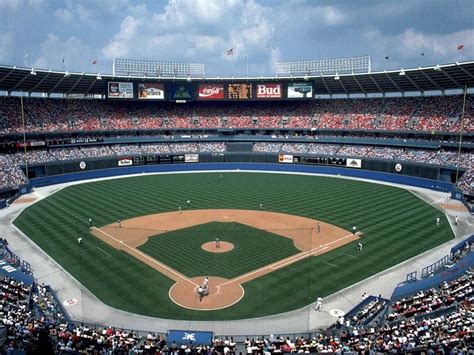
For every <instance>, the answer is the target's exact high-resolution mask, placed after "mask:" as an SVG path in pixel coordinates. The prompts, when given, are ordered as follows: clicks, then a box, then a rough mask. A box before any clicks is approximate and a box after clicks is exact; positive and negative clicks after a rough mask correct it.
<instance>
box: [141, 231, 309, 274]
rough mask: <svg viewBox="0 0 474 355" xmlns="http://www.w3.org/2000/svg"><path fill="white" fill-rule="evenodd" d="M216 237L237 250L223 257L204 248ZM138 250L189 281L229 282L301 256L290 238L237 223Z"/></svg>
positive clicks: (168, 237)
mask: <svg viewBox="0 0 474 355" xmlns="http://www.w3.org/2000/svg"><path fill="white" fill-rule="evenodd" d="M216 236H218V237H219V239H220V240H222V241H226V242H230V243H232V244H234V249H232V250H231V251H229V252H226V253H222V254H215V253H209V252H207V251H204V250H203V249H202V248H201V245H202V244H204V243H207V242H213V241H214V240H215V237H216ZM308 237H309V233H308ZM138 249H140V250H141V251H143V252H144V253H146V254H148V255H150V256H151V257H153V258H155V259H156V260H160V261H162V262H164V263H165V264H166V265H168V266H171V267H172V268H173V269H175V270H177V271H179V272H180V273H182V274H184V275H186V276H187V277H196V276H219V277H224V278H227V279H231V278H234V277H237V276H240V275H243V274H245V273H247V272H250V271H252V270H255V269H258V268H260V267H262V266H265V265H269V264H272V263H274V262H277V261H278V260H281V259H284V258H286V257H288V256H291V255H294V254H296V253H299V252H300V251H299V250H298V249H296V248H295V246H294V244H293V241H292V240H291V239H289V238H285V237H281V236H278V235H275V234H272V233H269V232H266V231H263V230H260V229H255V228H252V227H249V226H246V225H243V224H240V223H235V222H234V223H220V222H212V223H205V224H201V225H198V226H194V227H190V228H184V229H179V230H176V231H173V232H168V233H164V234H160V235H159V236H157V237H151V238H149V239H148V242H146V243H145V244H143V245H141V246H140V247H138ZM178 255H183V256H185V257H183V258H180V257H177V256H178Z"/></svg>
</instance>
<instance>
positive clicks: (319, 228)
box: [316, 222, 321, 233]
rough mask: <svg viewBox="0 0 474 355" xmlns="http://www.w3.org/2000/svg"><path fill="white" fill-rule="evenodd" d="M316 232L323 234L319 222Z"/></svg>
mask: <svg viewBox="0 0 474 355" xmlns="http://www.w3.org/2000/svg"><path fill="white" fill-rule="evenodd" d="M316 231H317V232H318V233H320V232H321V225H320V224H319V222H318V224H316Z"/></svg>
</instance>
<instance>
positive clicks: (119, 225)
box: [117, 219, 122, 228]
mask: <svg viewBox="0 0 474 355" xmlns="http://www.w3.org/2000/svg"><path fill="white" fill-rule="evenodd" d="M117 224H118V227H119V228H122V221H121V220H120V219H119V220H118V221H117Z"/></svg>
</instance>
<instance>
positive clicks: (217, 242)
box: [216, 237, 221, 248]
mask: <svg viewBox="0 0 474 355" xmlns="http://www.w3.org/2000/svg"><path fill="white" fill-rule="evenodd" d="M220 247H221V240H220V239H219V237H216V248H220Z"/></svg>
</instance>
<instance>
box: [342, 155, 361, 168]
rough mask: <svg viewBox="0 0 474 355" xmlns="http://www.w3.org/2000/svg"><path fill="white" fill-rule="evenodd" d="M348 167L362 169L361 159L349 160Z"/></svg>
mask: <svg viewBox="0 0 474 355" xmlns="http://www.w3.org/2000/svg"><path fill="white" fill-rule="evenodd" d="M346 166H347V167H349V168H357V169H360V168H362V160H361V159H350V158H349V159H347V161H346Z"/></svg>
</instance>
